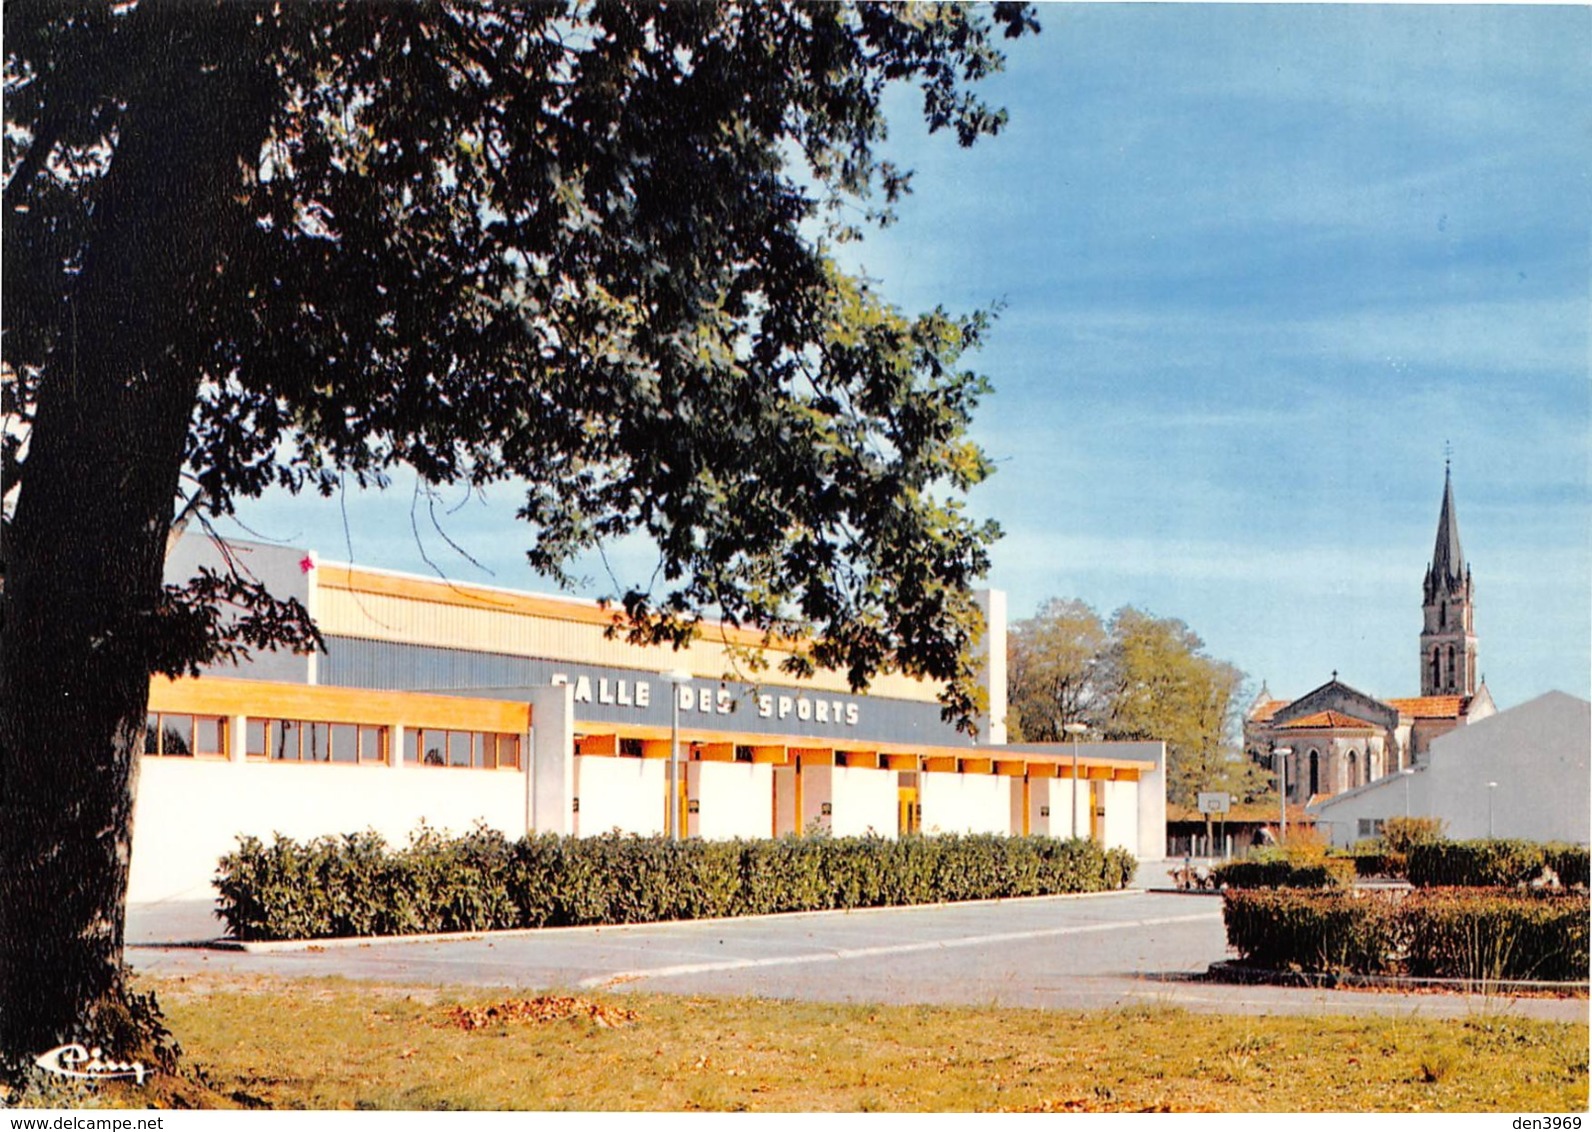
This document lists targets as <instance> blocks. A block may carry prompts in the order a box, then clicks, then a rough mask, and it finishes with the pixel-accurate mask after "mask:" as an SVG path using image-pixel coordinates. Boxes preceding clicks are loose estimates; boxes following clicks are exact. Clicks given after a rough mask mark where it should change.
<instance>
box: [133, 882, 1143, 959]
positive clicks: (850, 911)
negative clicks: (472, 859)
mask: <svg viewBox="0 0 1592 1132" xmlns="http://www.w3.org/2000/svg"><path fill="white" fill-rule="evenodd" d="M1144 891H1145V890H1144V889H1141V888H1117V889H1112V890H1111V891H1109V892H1062V893H1056V894H1055V895H1052V896H1004V897H999V898H997V899H994V900H943V901H940V902H938V903H934V904H890V905H884V906H880V907H873V908H819V909H814V910H812V911H806V912H766V913H763V914H761V915H756V916H715V917H711V918H704V919H700V920H652V921H649V922H647V923H639V924H568V925H560V926H557V927H548V928H501V929H498V930H495V931H490V930H489V931H475V932H428V933H418V934H414V935H369V936H334V937H330V938H327V939H272V940H247V941H245V940H236V939H210V940H190V941H187V942H181V943H129V944H127V947H128V948H129V949H132V948H138V949H150V950H160V949H164V948H174V947H182V948H197V949H201V950H207V951H242V952H246V953H247V954H250V955H270V954H273V953H275V952H284V951H332V950H341V949H345V948H350V947H374V946H377V945H378V944H389V943H461V942H464V941H467V940H472V939H514V938H516V937H519V936H535V935H545V934H547V933H549V932H615V931H625V930H629V929H635V928H653V927H658V926H660V925H663V924H670V925H682V924H689V925H697V924H701V925H704V926H706V925H711V924H722V923H746V922H756V921H758V920H788V919H793V918H796V917H801V916H858V915H867V914H868V913H875V912H907V911H916V910H918V909H930V908H976V907H980V906H996V905H1001V904H1017V903H1033V902H1037V901H1041V900H1089V899H1099V898H1103V897H1113V896H1137V895H1142V894H1143V893H1144Z"/></svg>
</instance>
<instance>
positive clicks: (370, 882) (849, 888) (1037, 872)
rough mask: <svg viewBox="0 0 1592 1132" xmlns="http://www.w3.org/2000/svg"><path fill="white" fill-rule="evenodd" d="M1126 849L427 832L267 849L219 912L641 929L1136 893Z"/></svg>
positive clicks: (244, 849) (257, 845)
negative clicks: (393, 844) (397, 839)
mask: <svg viewBox="0 0 1592 1132" xmlns="http://www.w3.org/2000/svg"><path fill="white" fill-rule="evenodd" d="M1136 867H1137V862H1136V861H1135V860H1134V858H1133V855H1132V854H1130V853H1127V852H1125V851H1124V850H1121V849H1110V850H1105V849H1102V848H1101V847H1100V846H1098V845H1095V844H1093V843H1092V842H1087V841H1076V840H1075V841H1058V840H1055V839H1052V838H1046V837H998V836H994V835H986V834H976V835H964V836H957V835H946V836H936V837H919V836H914V837H905V838H901V839H899V840H888V839H885V838H880V837H838V838H837V837H782V838H779V839H776V840H760V841H700V840H688V841H680V842H676V841H670V840H667V839H665V838H661V837H637V836H634V835H627V834H621V833H617V832H615V833H609V834H603V835H601V836H598V837H586V838H572V837H558V836H554V835H551V834H538V835H531V836H528V837H525V838H522V839H521V840H519V841H517V842H513V843H511V842H509V841H508V840H507V839H506V838H504V837H503V835H502V834H500V833H497V832H496V831H494V830H490V829H487V828H485V827H479V828H477V829H476V830H474V831H473V832H471V833H470V834H467V835H466V836H464V837H460V838H450V837H446V836H444V835H442V834H440V833H437V832H436V831H435V830H431V829H427V828H425V827H422V828H421V829H420V830H419V831H418V832H417V833H416V834H415V835H414V837H412V838H411V840H410V843H409V845H408V846H407V847H406V848H404V849H402V850H398V851H396V852H395V851H393V850H390V849H389V848H388V847H387V846H386V844H385V843H384V842H383V841H382V839H381V838H380V837H378V836H377V835H376V834H374V833H366V834H352V835H349V836H347V837H343V838H319V839H317V840H314V841H310V842H306V843H303V844H300V843H298V842H294V841H292V840H289V839H287V838H283V837H280V836H278V837H277V838H276V841H275V843H274V844H272V845H271V846H269V847H267V846H265V845H263V844H262V843H261V842H259V841H258V840H257V839H255V838H241V839H240V840H239V844H238V849H237V851H236V852H234V853H231V854H228V855H227V856H226V857H224V858H223V859H222V861H221V865H220V870H219V872H218V874H217V878H216V888H217V891H218V893H219V894H220V899H219V900H218V907H219V911H220V914H221V917H222V919H223V920H225V921H226V923H227V927H228V930H229V931H230V933H231V934H232V936H233V937H234V938H236V939H241V940H260V939H317V938H325V937H331V936H366V935H394V934H403V933H414V932H448V931H486V930H491V929H499V928H510V927H544V926H551V925H570V924H635V923H651V922H655V921H659V920H682V919H699V918H704V917H712V916H743V915H755V914H760V913H767V912H794V911H810V910H818V909H826V908H870V907H880V906H889V905H900V904H922V903H927V902H931V901H940V900H980V899H989V898H995V897H1006V896H1036V895H1053V894H1057V893H1064V892H1098V891H1103V890H1107V889H1116V888H1123V887H1126V886H1127V884H1128V883H1129V882H1130V881H1131V880H1132V879H1133V873H1134V869H1135V868H1136Z"/></svg>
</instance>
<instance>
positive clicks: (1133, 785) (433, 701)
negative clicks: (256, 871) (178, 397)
mask: <svg viewBox="0 0 1592 1132" xmlns="http://www.w3.org/2000/svg"><path fill="white" fill-rule="evenodd" d="M228 553H229V554H230V555H231V556H232V557H233V558H234V559H235V560H236V561H237V562H238V563H239V564H240V565H241V566H242V567H243V568H244V569H246V570H247V571H248V572H249V573H251V574H252V575H253V576H255V577H257V578H259V579H260V580H261V581H263V582H264V583H265V584H266V585H267V586H268V587H269V588H270V589H271V591H272V592H273V593H275V594H276V595H277V596H278V597H282V598H286V597H296V598H298V599H299V600H300V601H301V602H303V603H304V604H305V605H306V607H307V608H308V609H309V611H310V613H311V615H312V616H313V617H314V618H315V620H316V622H317V624H318V625H319V626H320V628H321V631H322V634H323V636H324V638H325V642H326V650H325V652H323V653H317V654H315V655H311V656H297V655H290V654H261V655H260V656H258V657H256V658H255V659H253V660H251V661H250V662H249V663H247V664H245V665H242V666H237V667H230V666H229V667H226V668H216V669H214V670H211V671H208V672H206V673H205V674H204V675H202V676H200V677H198V678H195V679H181V680H167V679H164V678H157V679H156V680H154V681H153V683H152V685H151V688H150V707H149V711H150V721H149V728H148V731H147V734H146V739H145V754H144V758H143V760H142V765H141V768H140V781H139V788H138V803H137V809H136V811H135V817H134V848H133V861H132V878H131V885H130V892H129V898H130V899H131V900H133V901H140V902H141V901H155V900H165V899H181V898H207V897H208V896H209V894H210V890H209V884H210V880H211V877H212V876H213V874H214V871H215V864H216V861H217V859H218V858H219V857H221V856H222V855H223V854H224V853H226V852H228V851H229V850H231V849H232V848H233V846H234V845H235V844H236V839H237V837H238V836H239V835H240V834H252V835H254V836H257V837H261V838H265V839H269V838H270V837H271V836H272V835H274V834H276V833H282V834H285V835H287V836H290V837H295V838H309V837H316V836H321V835H325V834H340V833H349V832H354V831H359V830H367V829H372V830H375V831H376V832H378V833H380V834H382V835H383V836H385V837H386V838H387V839H388V840H389V841H390V842H393V843H396V844H401V843H403V842H404V841H405V840H407V838H408V836H409V835H410V834H411V833H412V832H413V831H414V830H415V829H417V828H418V827H419V826H420V825H421V824H422V823H425V824H427V825H429V826H431V827H432V828H435V829H441V830H450V831H454V832H462V831H464V830H467V829H469V828H470V827H472V826H473V825H475V824H476V823H478V822H484V823H485V824H487V825H489V826H491V827H494V828H496V829H499V830H501V831H503V832H504V833H506V834H507V835H509V836H510V837H517V836H519V835H521V834H523V833H527V832H533V831H534V832H552V833H560V834H572V835H577V836H579V835H590V834H597V833H604V832H608V831H611V830H616V829H617V830H620V831H623V832H628V833H638V834H661V833H664V832H667V831H668V830H669V828H670V822H671V814H670V806H671V790H670V788H669V782H670V778H671V774H670V770H671V757H670V756H671V751H672V750H674V749H675V746H674V741H673V740H674V737H675V736H677V737H678V756H677V758H678V760H679V761H678V763H676V764H675V766H676V770H677V773H676V775H675V777H676V781H677V787H676V789H675V790H674V791H673V792H672V793H673V795H674V797H673V799H672V805H673V806H674V815H673V817H674V820H677V821H678V822H679V826H678V828H679V829H680V830H681V832H682V833H683V834H684V835H686V836H691V837H707V838H732V837H744V838H759V837H770V836H780V835H784V834H789V833H799V832H817V831H823V832H827V833H831V834H834V835H837V836H845V835H865V834H875V835H879V836H885V837H893V836H897V835H900V834H902V833H911V832H923V833H936V832H945V833H952V832H958V833H965V832H981V833H996V834H1049V835H1052V836H1059V837H1068V836H1072V835H1074V834H1075V833H1076V835H1077V836H1086V837H1091V838H1093V839H1095V840H1097V841H1100V842H1102V843H1103V844H1106V845H1108V846H1119V847H1122V848H1125V849H1127V850H1129V851H1130V852H1133V853H1135V854H1136V855H1138V856H1140V857H1147V858H1159V857H1161V856H1163V855H1164V849H1165V827H1166V819H1165V776H1164V767H1165V752H1164V747H1163V745H1162V744H1161V743H1081V744H1079V745H1078V746H1077V748H1076V749H1074V748H1073V747H1072V746H1071V745H1064V746H1058V745H1007V744H1005V743H1004V742H1003V740H1004V725H1002V724H1001V723H1000V722H999V721H1000V720H1001V719H1002V717H1003V716H1004V714H1005V703H1006V687H1005V639H1006V625H1005V609H1004V604H1005V603H1004V598H1003V595H1001V594H1000V593H999V592H998V591H988V592H986V593H985V594H983V595H982V600H983V604H984V608H985V613H986V616H987V618H988V620H989V624H990V630H989V632H988V633H987V634H986V645H985V648H986V655H985V663H984V664H983V680H984V683H985V687H986V691H987V693H988V697H989V699H988V702H989V704H990V705H991V707H990V717H991V718H990V720H983V721H981V726H980V728H979V735H978V737H977V738H976V739H975V738H973V737H970V736H968V735H966V734H965V733H963V732H959V731H957V730H956V729H955V728H954V727H952V726H951V725H949V724H946V723H944V722H943V721H942V720H941V719H940V705H939V703H938V701H937V700H936V697H935V693H936V690H937V689H936V687H935V686H934V685H932V684H927V683H924V682H921V681H917V680H913V679H910V678H908V677H905V676H901V675H899V674H889V675H884V676H881V677H879V678H878V679H876V680H875V681H874V683H873V685H872V686H871V687H870V689H869V691H868V692H867V694H865V695H856V694H853V693H852V692H851V691H850V690H849V688H848V687H847V685H846V682H845V678H844V677H843V676H842V675H840V674H836V673H822V672H821V673H819V674H817V675H816V676H814V677H813V678H812V679H811V680H804V681H795V680H793V679H792V678H791V677H788V676H786V675H784V674H783V673H780V672H779V671H778V660H779V657H778V655H774V654H768V655H767V659H768V660H769V666H768V668H767V669H765V670H763V671H760V672H757V673H751V672H748V671H747V666H746V650H748V649H752V648H755V647H757V646H759V645H760V644H761V637H760V635H758V634H753V633H748V632H745V631H741V630H737V629H734V628H730V627H726V626H718V625H706V626H704V627H703V631H702V632H701V633H700V635H699V637H698V638H697V640H696V641H695V642H694V643H693V644H692V646H691V647H690V648H688V649H684V650H681V651H678V652H676V651H674V650H671V649H668V648H650V647H641V646H636V645H632V644H629V643H627V642H626V641H624V640H623V639H622V638H621V637H610V636H609V635H608V634H607V632H606V630H607V629H608V627H609V626H610V624H611V623H612V619H613V614H612V612H611V611H609V610H606V609H604V608H603V607H601V606H599V605H598V604H596V603H593V602H587V601H581V600H576V599H570V598H564V597H548V596H540V595H533V594H527V593H521V592H516V591H511V590H504V589H498V588H493V587H488V586H478V585H466V584H459V583H454V582H449V581H446V580H440V579H433V578H423V577H417V576H414V575H407V574H399V573H394V572H389V571H384V570H374V569H369V568H366V567H362V566H359V567H356V566H351V565H347V564H341V563H335V562H329V561H322V560H320V559H319V558H318V557H317V556H316V555H315V554H314V553H313V552H311V551H306V550H295V549H290V548H283V547H278V546H266V545H260V544H254V543H247V542H233V543H229V544H228ZM201 565H210V566H213V567H219V566H220V565H221V554H220V551H219V550H218V548H216V547H215V546H214V545H213V544H212V543H211V542H210V541H209V540H206V539H200V538H192V537H190V538H186V539H184V540H183V541H182V542H181V544H180V545H179V546H178V547H177V548H176V549H175V550H174V552H173V554H172V556H171V560H170V562H169V564H168V576H169V577H170V578H171V579H172V580H186V579H187V578H189V577H191V576H192V575H193V574H194V573H195V572H196V570H197V569H198V567H199V566H201ZM991 720H993V721H994V722H991Z"/></svg>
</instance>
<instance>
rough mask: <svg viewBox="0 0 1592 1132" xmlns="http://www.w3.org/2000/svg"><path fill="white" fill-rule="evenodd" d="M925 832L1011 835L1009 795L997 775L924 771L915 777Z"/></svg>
mask: <svg viewBox="0 0 1592 1132" xmlns="http://www.w3.org/2000/svg"><path fill="white" fill-rule="evenodd" d="M918 782H919V787H918V791H919V800H920V801H921V802H922V804H923V832H924V833H1010V832H1011V820H1012V814H1011V794H1010V787H1008V786H1007V779H1005V778H1003V777H1002V776H1001V775H998V774H951V773H948V772H945V771H938V772H929V771H925V772H924V773H923V774H922V775H920V776H919V778H918Z"/></svg>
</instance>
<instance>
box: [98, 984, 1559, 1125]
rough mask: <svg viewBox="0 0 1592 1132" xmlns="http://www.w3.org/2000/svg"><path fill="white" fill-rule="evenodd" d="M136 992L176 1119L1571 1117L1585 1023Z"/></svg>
mask: <svg viewBox="0 0 1592 1132" xmlns="http://www.w3.org/2000/svg"><path fill="white" fill-rule="evenodd" d="M147 985H151V986H153V988H154V989H155V990H156V991H157V992H158V993H159V995H160V998H161V1002H162V1003H163V1005H164V1007H165V1010H166V1013H167V1016H168V1018H169V1020H170V1023H171V1025H172V1029H173V1030H174V1031H175V1032H176V1034H177V1037H178V1039H179V1040H180V1041H181V1043H182V1045H183V1047H184V1050H185V1052H186V1055H187V1061H188V1064H189V1065H190V1066H192V1067H195V1069H196V1070H197V1071H198V1073H199V1075H200V1076H199V1077H198V1081H202V1082H203V1086H200V1085H199V1084H197V1083H196V1082H190V1085H192V1086H193V1087H192V1088H188V1089H181V1090H177V1091H175V1092H173V1093H170V1094H163V1095H168V1096H169V1099H170V1100H172V1101H174V1102H176V1103H196V1102H198V1103H214V1104H242V1105H246V1106H251V1107H252V1106H263V1107H272V1108H294V1109H300V1108H309V1109H350V1108H356V1109H543V1110H558V1109H581V1110H630V1111H638V1110H640V1111H657V1110H671V1111H680V1110H729V1111H743V1110H753V1111H817V1110H822V1111H891V1112H906V1111H995V1110H1016V1111H1139V1110H1174V1111H1190V1110H1195V1111H1226V1112H1254V1111H1367V1112H1369V1111H1377V1112H1417V1111H1419V1112H1437V1111H1465V1112H1477V1111H1496V1112H1522V1111H1535V1112H1553V1111H1561V1112H1562V1111H1574V1112H1581V1111H1585V1109H1586V1107H1587V1099H1588V1098H1587V1041H1588V1030H1587V1026H1586V1025H1584V1024H1562V1023H1547V1022H1536V1021H1530V1020H1525V1019H1519V1018H1511V1017H1509V1016H1508V1015H1507V1013H1499V1014H1490V1015H1487V1016H1479V1017H1473V1018H1468V1019H1454V1020H1440V1019H1431V1020H1428V1019H1415V1018H1398V1019H1388V1018H1349V1017H1339V1016H1331V1015H1318V1016H1312V1017H1297V1018H1296V1017H1228V1016H1218V1015H1206V1014H1193V1013H1188V1012H1185V1011H1181V1010H1175V1009H1139V1010H1128V1011H1102V1012H1095V1013H1062V1012H1054V1011H1039V1010H1011V1009H993V1008H990V1009H967V1008H941V1007H883V1006H879V1007H875V1006H834V1005H819V1004H811V1003H790V1002H776V1001H766V1000H754V999H706V998H690V997H670V996H662V995H645V994H613V993H604V994H600V995H597V996H595V997H592V998H586V999H578V1000H577V999H555V998H552V997H549V996H545V995H544V996H538V994H537V992H528V991H524V990H519V991H509V990H505V991H500V992H493V991H485V990H478V989H474V988H453V989H449V990H444V991H437V990H432V989H420V988H392V987H381V988H378V987H371V986H368V985H363V984H354V983H348V982H342V981H337V980H313V981H301V982H287V981H273V980H264V979H250V980H239V979H188V980H149V981H148V984H147ZM493 1007H498V1008H499V1009H498V1012H497V1013H496V1014H495V1015H494V1014H491V1013H489V1010H490V1008H493ZM632 1011H633V1012H634V1017H631V1016H630V1015H629V1014H628V1013H627V1012H632ZM462 1019H465V1020H469V1021H470V1024H468V1025H467V1024H464V1023H463V1022H461V1020H462ZM476 1021H484V1023H485V1024H481V1025H475V1024H474V1023H475V1022H476ZM204 1090H209V1091H204ZM128 1099H129V1100H132V1101H134V1102H135V1103H138V1101H139V1098H137V1097H132V1096H130V1097H129V1098H128ZM147 1100H148V1098H147V1095H146V1097H145V1098H144V1102H143V1103H147Z"/></svg>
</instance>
